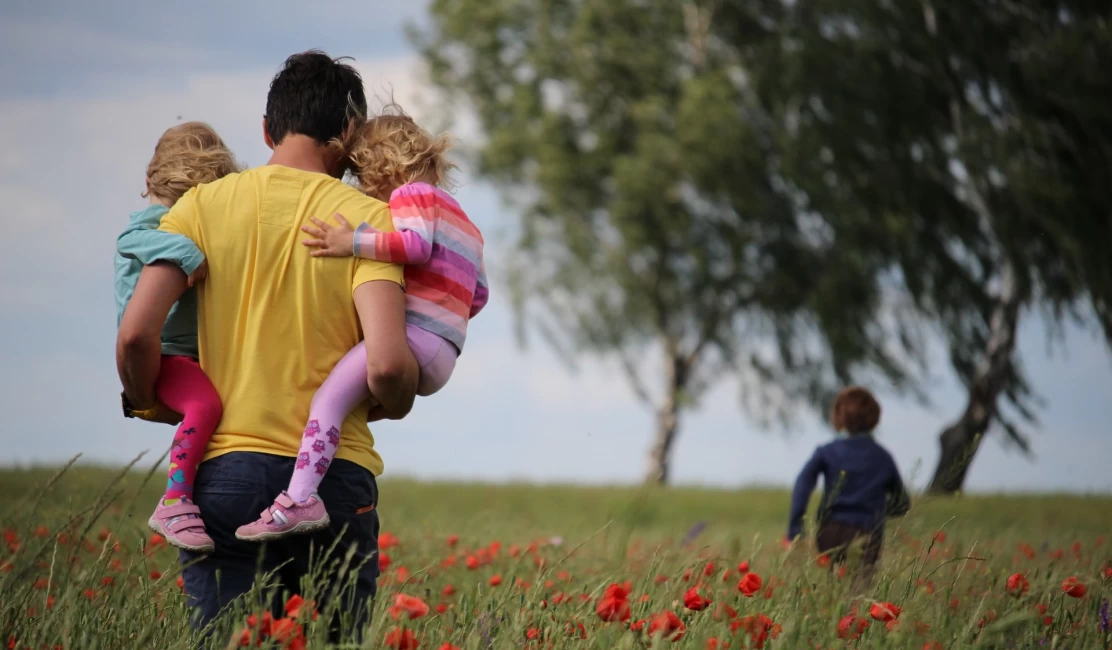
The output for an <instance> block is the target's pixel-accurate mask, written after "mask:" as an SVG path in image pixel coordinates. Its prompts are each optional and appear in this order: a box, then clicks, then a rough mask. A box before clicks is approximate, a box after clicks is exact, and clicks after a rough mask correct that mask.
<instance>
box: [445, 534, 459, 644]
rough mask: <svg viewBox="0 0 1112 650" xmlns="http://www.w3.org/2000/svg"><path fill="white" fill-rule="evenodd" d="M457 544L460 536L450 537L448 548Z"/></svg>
mask: <svg viewBox="0 0 1112 650" xmlns="http://www.w3.org/2000/svg"><path fill="white" fill-rule="evenodd" d="M456 544H459V535H448V547H449V548H451V547H453V546H455V545H456ZM445 645H447V644H445Z"/></svg>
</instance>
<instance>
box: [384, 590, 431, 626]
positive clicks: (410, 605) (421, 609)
mask: <svg viewBox="0 0 1112 650" xmlns="http://www.w3.org/2000/svg"><path fill="white" fill-rule="evenodd" d="M387 611H388V612H389V614H390V618H392V619H394V620H397V619H399V618H401V617H402V616H403V615H405V616H406V617H408V618H409V619H410V620H412V619H415V618H421V617H422V616H425V615H427V614H428V613H429V606H428V604H427V603H426V602H425V601H423V600H421V599H420V598H418V597H416V596H407V595H405V594H398V595H397V596H396V597H395V598H394V604H393V605H392V606H391V607H390V608H389V609H388V610H387Z"/></svg>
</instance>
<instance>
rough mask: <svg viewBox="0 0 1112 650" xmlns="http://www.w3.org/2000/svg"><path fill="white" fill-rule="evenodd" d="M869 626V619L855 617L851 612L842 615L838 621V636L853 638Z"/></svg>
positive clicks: (840, 637)
mask: <svg viewBox="0 0 1112 650" xmlns="http://www.w3.org/2000/svg"><path fill="white" fill-rule="evenodd" d="M868 627H869V619H867V618H857V617H856V616H854V615H853V614H848V615H846V616H843V617H842V618H841V620H839V621H838V638H839V639H850V640H854V639H857V638H858V637H860V636H861V635H862V634H864V633H865V630H866V629H868Z"/></svg>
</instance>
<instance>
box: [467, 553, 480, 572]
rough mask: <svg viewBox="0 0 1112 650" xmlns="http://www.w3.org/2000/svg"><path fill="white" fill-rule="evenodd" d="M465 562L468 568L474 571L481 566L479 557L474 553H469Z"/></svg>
mask: <svg viewBox="0 0 1112 650" xmlns="http://www.w3.org/2000/svg"><path fill="white" fill-rule="evenodd" d="M464 564H466V565H467V568H468V570H471V571H474V570H475V569H478V568H479V558H477V557H475V556H474V555H468V556H467V559H466V560H464Z"/></svg>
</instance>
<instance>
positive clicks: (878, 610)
mask: <svg viewBox="0 0 1112 650" xmlns="http://www.w3.org/2000/svg"><path fill="white" fill-rule="evenodd" d="M902 611H903V610H902V609H900V608H899V607H897V606H896V605H893V604H892V603H873V604H872V605H871V606H870V607H869V616H872V617H873V620H876V621H883V622H885V623H887V622H888V621H894V620H896V619H897V618H899V617H900V612H902Z"/></svg>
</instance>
